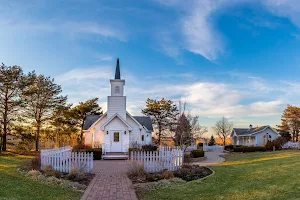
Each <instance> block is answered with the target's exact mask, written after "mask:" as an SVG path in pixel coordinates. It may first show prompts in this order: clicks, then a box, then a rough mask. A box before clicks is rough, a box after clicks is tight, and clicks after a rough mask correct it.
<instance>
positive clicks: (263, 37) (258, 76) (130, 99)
mask: <svg viewBox="0 0 300 200" xmlns="http://www.w3.org/2000/svg"><path fill="white" fill-rule="evenodd" d="M0 27H1V31H0V62H3V63H4V64H6V65H19V66H21V67H22V68H23V69H24V71H25V72H29V71H32V70H35V71H36V72H37V73H41V74H44V75H46V76H50V77H52V78H54V79H55V82H56V83H57V84H60V85H61V86H62V89H63V94H64V95H68V98H69V101H70V102H71V103H73V104H74V105H76V104H78V102H80V101H85V100H88V99H90V98H94V97H98V98H99V104H100V105H101V106H102V107H103V109H104V110H106V100H107V96H108V95H110V94H109V93H110V85H109V79H111V78H113V76H114V70H115V64H116V59H117V58H120V65H121V77H122V78H123V79H125V80H126V86H125V94H126V96H127V109H128V110H129V111H130V112H131V113H132V114H133V115H141V109H143V108H144V106H145V100H146V99H147V98H154V99H160V98H162V97H164V98H167V99H171V100H173V101H174V102H176V103H178V102H179V101H182V102H186V103H187V108H188V110H189V111H190V112H191V113H192V114H193V115H198V116H200V124H201V125H204V126H207V127H208V128H209V134H211V126H213V124H214V123H215V122H216V121H217V120H218V119H220V118H221V117H222V116H225V117H227V118H229V120H230V121H232V122H233V123H234V126H235V127H248V126H249V124H252V125H253V126H259V125H271V126H273V127H274V126H275V125H276V124H279V123H280V118H281V114H282V112H283V110H284V108H285V107H286V105H287V104H292V105H299V99H300V81H299V74H300V65H299V63H300V56H299V55H300V1H298V0H230V1H229V0H189V1H183V0H143V1H140V0H127V1H124V0H106V1H104V0H64V1H63V0H53V1H48V0H30V1H23V0H2V1H0Z"/></svg>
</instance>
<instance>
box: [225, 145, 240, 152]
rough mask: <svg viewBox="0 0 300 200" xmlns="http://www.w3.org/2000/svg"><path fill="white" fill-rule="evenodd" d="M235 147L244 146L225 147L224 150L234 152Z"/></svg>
mask: <svg viewBox="0 0 300 200" xmlns="http://www.w3.org/2000/svg"><path fill="white" fill-rule="evenodd" d="M235 147H242V145H232V144H231V145H225V147H224V149H225V150H226V151H233V148H235Z"/></svg>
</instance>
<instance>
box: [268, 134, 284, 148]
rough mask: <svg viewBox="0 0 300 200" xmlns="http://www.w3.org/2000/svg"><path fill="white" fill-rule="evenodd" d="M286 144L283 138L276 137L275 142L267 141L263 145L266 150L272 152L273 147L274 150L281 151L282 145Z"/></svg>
mask: <svg viewBox="0 0 300 200" xmlns="http://www.w3.org/2000/svg"><path fill="white" fill-rule="evenodd" d="M285 143H286V139H285V138H283V137H278V138H277V139H276V140H273V141H268V142H267V144H266V145H265V147H266V149H267V150H269V151H272V150H273V147H274V146H275V149H276V150H280V149H282V145H284V144H285Z"/></svg>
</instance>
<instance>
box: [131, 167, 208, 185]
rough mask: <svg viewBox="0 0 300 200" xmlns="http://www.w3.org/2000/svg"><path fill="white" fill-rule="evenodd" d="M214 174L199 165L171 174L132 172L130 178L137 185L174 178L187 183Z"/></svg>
mask: <svg viewBox="0 0 300 200" xmlns="http://www.w3.org/2000/svg"><path fill="white" fill-rule="evenodd" d="M212 173H213V172H212V171H211V169H209V168H207V167H204V166H199V165H184V166H182V167H181V168H180V169H179V170H177V171H174V172H170V171H164V172H157V173H146V172H143V171H141V170H140V171H138V172H136V171H135V172H130V173H129V174H128V177H129V178H130V179H131V181H132V183H133V184H136V183H148V182H156V181H159V180H163V179H171V178H174V177H177V178H180V179H182V180H185V181H193V180H197V179H200V178H204V177H206V176H208V175H210V174H212Z"/></svg>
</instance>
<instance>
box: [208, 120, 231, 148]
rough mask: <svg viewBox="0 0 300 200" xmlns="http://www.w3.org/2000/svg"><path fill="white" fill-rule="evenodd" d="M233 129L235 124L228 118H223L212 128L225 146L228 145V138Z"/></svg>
mask: <svg viewBox="0 0 300 200" xmlns="http://www.w3.org/2000/svg"><path fill="white" fill-rule="evenodd" d="M232 128H233V123H232V122H230V121H228V119H227V118H226V117H223V118H222V119H220V120H219V121H217V122H216V124H215V125H214V126H213V127H212V129H213V130H214V131H215V134H216V135H218V136H219V138H221V140H222V142H223V145H224V146H225V144H226V138H227V137H228V136H229V135H230V134H231V132H232Z"/></svg>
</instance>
